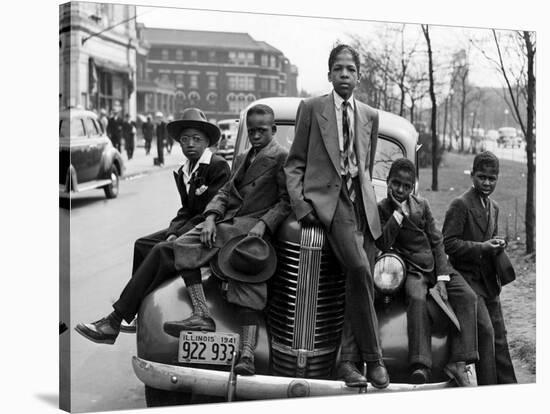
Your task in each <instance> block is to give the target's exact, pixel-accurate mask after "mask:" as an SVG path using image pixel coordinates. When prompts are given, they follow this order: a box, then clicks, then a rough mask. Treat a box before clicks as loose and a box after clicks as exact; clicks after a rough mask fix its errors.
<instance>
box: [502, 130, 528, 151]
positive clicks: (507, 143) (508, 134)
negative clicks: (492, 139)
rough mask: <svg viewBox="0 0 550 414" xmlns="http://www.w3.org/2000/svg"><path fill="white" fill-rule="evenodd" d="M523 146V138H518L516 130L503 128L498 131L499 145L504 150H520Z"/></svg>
mask: <svg viewBox="0 0 550 414" xmlns="http://www.w3.org/2000/svg"><path fill="white" fill-rule="evenodd" d="M521 144H522V140H521V137H520V136H518V132H517V130H516V128H512V127H502V128H499V129H498V139H497V145H498V146H499V147H503V148H508V147H511V148H516V147H517V148H520V147H521Z"/></svg>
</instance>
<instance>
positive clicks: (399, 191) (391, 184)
mask: <svg viewBox="0 0 550 414" xmlns="http://www.w3.org/2000/svg"><path fill="white" fill-rule="evenodd" d="M413 189H414V176H413V175H412V174H411V173H410V172H409V171H405V170H398V171H396V172H395V173H393V174H392V176H391V177H390V179H389V180H388V193H390V192H391V194H392V195H393V196H394V197H395V199H396V200H397V201H399V202H400V203H402V202H403V201H405V200H407V199H408V198H409V196H410V195H411V193H412V191H413ZM388 196H389V194H388Z"/></svg>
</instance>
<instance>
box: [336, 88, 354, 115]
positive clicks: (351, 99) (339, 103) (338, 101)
mask: <svg viewBox="0 0 550 414" xmlns="http://www.w3.org/2000/svg"><path fill="white" fill-rule="evenodd" d="M332 96H333V97H334V105H335V106H336V109H338V110H340V109H341V108H342V102H344V98H342V97H341V96H340V95H338V94H337V93H336V91H335V90H334V89H333V90H332ZM348 103H349V106H350V107H351V109H352V110H355V98H354V97H353V94H352V95H351V96H350V97H349V99H348Z"/></svg>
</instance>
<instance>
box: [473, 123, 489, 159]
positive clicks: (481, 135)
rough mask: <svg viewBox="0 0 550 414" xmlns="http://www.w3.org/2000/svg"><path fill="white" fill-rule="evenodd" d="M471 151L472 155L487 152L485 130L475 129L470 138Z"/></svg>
mask: <svg viewBox="0 0 550 414" xmlns="http://www.w3.org/2000/svg"><path fill="white" fill-rule="evenodd" d="M470 149H471V151H472V154H477V153H478V152H482V151H485V150H486V142H485V130H484V129H483V128H473V129H472V134H471V136H470Z"/></svg>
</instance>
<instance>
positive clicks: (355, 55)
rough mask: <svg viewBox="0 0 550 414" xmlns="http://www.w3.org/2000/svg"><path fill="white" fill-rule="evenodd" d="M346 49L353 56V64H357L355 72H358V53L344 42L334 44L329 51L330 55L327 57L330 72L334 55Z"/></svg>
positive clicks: (334, 58)
mask: <svg viewBox="0 0 550 414" xmlns="http://www.w3.org/2000/svg"><path fill="white" fill-rule="evenodd" d="M343 50H347V51H349V52H350V53H351V57H352V58H353V61H354V62H355V66H357V72H359V67H360V60H359V54H358V53H357V51H356V50H355V49H354V48H352V47H351V46H349V45H346V44H344V43H341V44H339V45H337V46H335V47H334V48H333V49H332V50H331V51H330V55H329V57H328V71H329V72H330V71H331V70H332V65H334V62H335V60H336V57H337V56H338V55H339V54H340V53H341V52H342V51H343Z"/></svg>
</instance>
